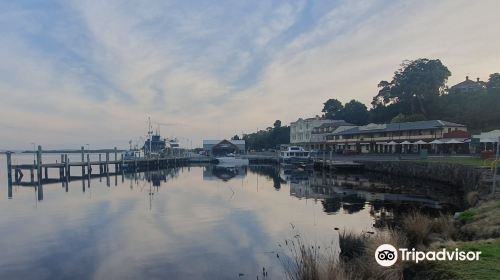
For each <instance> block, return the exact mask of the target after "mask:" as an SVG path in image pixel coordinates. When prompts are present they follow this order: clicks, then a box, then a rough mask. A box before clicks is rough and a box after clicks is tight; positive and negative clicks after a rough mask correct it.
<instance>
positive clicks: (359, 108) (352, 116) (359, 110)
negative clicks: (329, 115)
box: [338, 99, 370, 125]
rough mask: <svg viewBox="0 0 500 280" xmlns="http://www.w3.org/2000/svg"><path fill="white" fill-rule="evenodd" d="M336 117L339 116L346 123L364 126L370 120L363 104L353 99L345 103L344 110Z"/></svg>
mask: <svg viewBox="0 0 500 280" xmlns="http://www.w3.org/2000/svg"><path fill="white" fill-rule="evenodd" d="M338 115H339V117H340V116H341V117H342V119H343V120H345V121H346V122H349V123H353V124H355V125H365V124H367V123H368V120H369V118H370V115H369V113H368V109H367V108H366V106H365V104H363V103H361V102H359V101H356V100H354V99H353V100H351V101H349V102H348V103H346V104H345V106H344V109H342V111H340V113H338Z"/></svg>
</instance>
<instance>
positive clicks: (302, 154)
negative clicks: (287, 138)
mask: <svg viewBox="0 0 500 280" xmlns="http://www.w3.org/2000/svg"><path fill="white" fill-rule="evenodd" d="M279 160H280V163H281V165H282V166H285V167H302V168H306V167H312V164H313V161H312V158H311V153H310V152H309V151H306V150H304V148H302V147H299V146H288V147H286V149H284V150H281V151H280V154H279Z"/></svg>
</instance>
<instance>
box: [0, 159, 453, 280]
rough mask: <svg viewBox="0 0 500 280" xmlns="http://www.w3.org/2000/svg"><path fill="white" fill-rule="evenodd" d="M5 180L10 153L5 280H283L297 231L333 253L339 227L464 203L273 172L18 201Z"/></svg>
mask: <svg viewBox="0 0 500 280" xmlns="http://www.w3.org/2000/svg"><path fill="white" fill-rule="evenodd" d="M58 158H59V157H58V156H44V162H55V160H56V159H58ZM73 158H74V159H75V160H76V159H79V156H78V155H75V156H73ZM14 161H15V162H18V163H20V162H30V161H32V157H31V156H29V155H16V157H15V160H14ZM78 172H79V168H76V167H75V168H74V169H72V175H79V174H78ZM5 173H6V167H5V156H3V155H2V156H0V251H1V254H0V279H61V278H71V279H256V276H257V275H259V274H261V271H262V267H265V268H266V270H267V271H268V272H269V276H268V278H269V279H282V278H283V270H282V267H281V265H280V263H279V262H278V260H277V259H276V253H275V251H276V250H277V244H278V243H279V242H283V240H284V239H285V238H289V237H290V236H291V235H293V234H294V233H295V232H296V231H297V232H300V234H301V235H302V236H304V238H305V239H306V240H308V241H309V242H315V243H318V244H330V243H331V242H332V241H333V242H334V241H335V240H336V238H337V232H336V231H335V230H334V228H335V227H337V228H340V229H352V230H354V231H357V232H361V231H372V230H377V229H379V228H383V226H384V225H385V224H387V223H390V222H391V219H393V218H395V217H397V215H398V213H400V212H401V211H403V210H402V209H407V207H408V205H418V206H419V207H424V208H426V209H429V211H433V209H437V208H443V207H444V209H449V208H450V207H454V206H452V205H453V204H454V203H455V198H454V197H452V196H449V195H447V194H444V195H442V197H436V195H435V194H436V192H435V190H434V188H436V186H435V185H432V184H429V183H425V182H420V183H419V182H417V183H415V181H414V180H413V181H406V182H405V181H400V180H396V179H395V178H390V177H387V176H385V177H380V176H371V175H366V174H334V175H331V174H319V173H315V174H310V175H309V174H303V173H298V174H292V175H291V176H284V175H283V176H279V175H280V172H279V170H277V169H275V168H273V167H271V166H250V167H241V168H229V169H227V168H220V167H216V166H204V167H182V168H175V169H168V170H156V171H150V172H142V173H137V174H124V175H123V176H122V175H118V176H111V177H110V178H106V177H104V178H94V179H92V180H91V181H90V182H88V181H86V180H85V181H83V182H82V181H72V182H70V184H69V186H68V187H67V188H66V187H65V186H64V185H63V184H61V183H54V184H47V185H43V187H42V190H41V189H40V188H34V187H22V186H13V188H12V198H10V199H9V198H8V187H7V179H6V174H5ZM25 173H26V172H25ZM50 175H51V177H52V178H56V177H57V171H54V172H52V173H51V174H50ZM23 180H24V181H27V180H29V174H25V176H24V178H23ZM410 188H411V189H415V188H416V189H418V190H419V191H418V192H417V194H416V195H415V194H414V193H409V192H408V189H410ZM41 191H42V193H41ZM41 194H42V195H41ZM437 200H439V201H440V202H441V203H438V202H437ZM450 205H451V206H450ZM291 224H293V225H294V227H295V231H294V230H292V229H291ZM240 274H242V275H241V276H239V275H240ZM259 279H262V278H261V277H259Z"/></svg>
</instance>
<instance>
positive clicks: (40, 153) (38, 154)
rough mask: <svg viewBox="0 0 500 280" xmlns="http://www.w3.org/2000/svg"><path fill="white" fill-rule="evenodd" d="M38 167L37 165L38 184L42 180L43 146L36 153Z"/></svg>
mask: <svg viewBox="0 0 500 280" xmlns="http://www.w3.org/2000/svg"><path fill="white" fill-rule="evenodd" d="M36 165H37V177H38V182H41V180H42V146H41V145H38V151H37V152H36Z"/></svg>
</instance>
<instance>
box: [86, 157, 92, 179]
mask: <svg viewBox="0 0 500 280" xmlns="http://www.w3.org/2000/svg"><path fill="white" fill-rule="evenodd" d="M87 174H88V175H89V178H90V175H91V174H92V166H91V165H90V154H87Z"/></svg>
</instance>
